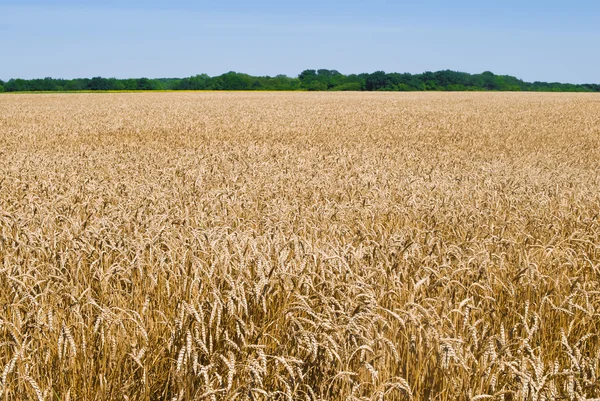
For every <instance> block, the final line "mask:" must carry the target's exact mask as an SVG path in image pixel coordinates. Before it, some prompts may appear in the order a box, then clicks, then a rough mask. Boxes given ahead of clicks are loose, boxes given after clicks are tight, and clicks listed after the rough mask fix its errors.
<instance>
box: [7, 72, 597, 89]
mask: <svg viewBox="0 0 600 401" xmlns="http://www.w3.org/2000/svg"><path fill="white" fill-rule="evenodd" d="M115 90H116V91H123V90H246V91H249V90H264V91H294V90H308V91H328V90H330V91H533V92H600V85H599V84H581V85H575V84H563V83H558V82H539V81H536V82H525V81H522V80H520V79H518V78H515V77H512V76H510V75H495V74H494V73H492V72H490V71H485V72H483V73H481V74H468V73H466V72H458V71H450V70H444V71H437V72H431V71H427V72H424V73H422V74H409V73H403V74H400V73H397V72H392V73H386V72H384V71H375V72H373V73H371V74H366V73H363V74H350V75H344V74H342V73H340V72H339V71H336V70H326V69H320V70H304V71H302V72H301V73H300V75H298V77H297V78H291V77H288V76H286V75H277V76H275V77H270V76H264V77H255V76H252V75H248V74H243V73H239V72H235V71H230V72H228V73H225V74H222V75H219V76H216V77H210V76H208V75H207V74H199V75H195V76H192V77H188V78H158V79H149V78H131V79H116V78H102V77H94V78H91V79H89V78H77V79H70V80H68V79H54V78H44V79H30V80H25V79H11V80H9V81H8V82H6V83H3V82H2V81H0V92H4V91H6V92H44V91H45V92H50V91H52V92H64V91H115Z"/></svg>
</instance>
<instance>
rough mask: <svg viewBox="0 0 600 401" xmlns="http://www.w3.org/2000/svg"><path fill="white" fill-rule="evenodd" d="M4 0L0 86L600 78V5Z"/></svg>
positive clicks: (0, 27) (589, 80)
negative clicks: (316, 74) (232, 76)
mask: <svg viewBox="0 0 600 401" xmlns="http://www.w3.org/2000/svg"><path fill="white" fill-rule="evenodd" d="M128 4H129V5H128V6H122V5H120V4H119V2H117V1H105V2H103V3H102V4H100V3H98V2H91V3H88V5H85V6H81V5H78V3H77V2H75V1H69V0H62V1H50V2H48V1H46V2H41V1H21V2H19V3H17V2H14V1H0V12H1V13H2V15H3V16H4V17H5V18H4V21H3V23H2V25H0V34H1V38H0V46H1V47H2V49H3V53H4V54H5V57H4V61H3V63H0V79H2V80H4V81H7V80H9V79H11V78H23V79H32V78H44V77H53V78H65V79H72V78H91V77H94V76H102V77H107V78H110V77H115V78H140V77H148V78H172V77H178V78H182V77H187V76H192V75H196V74H200V73H206V74H208V75H210V76H215V75H220V74H223V73H226V72H228V71H236V72H242V73H247V74H251V75H257V76H266V75H269V76H274V75H277V74H285V75H288V76H291V77H295V76H297V75H298V74H299V73H300V72H301V71H302V70H304V69H308V68H311V69H319V68H326V69H336V70H338V71H340V72H342V73H344V74H352V73H363V72H367V73H370V72H374V71H377V70H384V71H386V72H400V73H402V72H409V73H413V74H418V73H422V72H424V71H437V70H446V69H449V70H454V71H462V72H468V73H481V72H483V71H492V72H493V73H495V74H498V75H511V76H515V77H517V78H520V79H523V80H524V81H528V82H532V81H546V82H566V83H574V84H580V83H598V82H600V74H599V73H598V66H599V65H600V55H598V54H597V52H594V49H595V47H596V43H597V42H598V40H599V39H600V28H599V27H598V25H599V24H597V20H599V19H600V18H599V17H600V4H598V3H592V2H591V1H584V2H579V3H578V4H577V6H576V7H574V6H573V5H572V4H570V5H567V3H565V2H560V1H546V2H542V1H538V0H536V1H531V2H529V3H528V4H526V5H523V4H520V3H519V2H517V1H505V2H503V3H502V5H497V4H496V5H481V4H479V3H478V2H475V1H461V2H456V3H454V4H453V6H452V7H449V6H447V5H445V4H444V2H442V1H439V0H437V1H431V2H428V4H427V5H426V6H425V5H414V4H408V3H403V2H394V3H390V2H387V1H384V0H375V1H373V2H371V3H369V4H361V2H359V1H348V2H346V3H344V5H343V7H340V6H339V4H336V2H331V1H319V2H318V1H313V0H309V1H306V2H304V3H303V4H298V5H296V4H294V5H289V4H280V3H278V2H274V1H257V2H254V3H253V4H249V3H244V2H241V1H232V2H229V3H228V4H227V5H223V4H221V3H218V2H200V3H198V4H195V3H193V2H191V1H178V2H172V3H170V4H168V5H163V4H161V2H158V1H146V2H141V1H139V0H138V1H131V2H129V3H128Z"/></svg>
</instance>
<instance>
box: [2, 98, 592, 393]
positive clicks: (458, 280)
mask: <svg viewBox="0 0 600 401" xmlns="http://www.w3.org/2000/svg"><path fill="white" fill-rule="evenodd" d="M599 172H600V96H599V95H594V94H533V93H409V94H403V93H393V94H391V93H265V92H250V93H248V92H246V93H221V92H218V93H123V94H62V95H61V94H49V95H12V96H7V95H4V96H0V400H2V401H4V400H25V399H28V400H38V401H41V400H61V401H63V400H181V401H183V400H186V401H187V400H203V399H206V400H234V399H235V400H334V401H336V400H353V401H354V400H411V399H412V400H440V401H443V400H483V399H489V400H506V401H509V400H532V401H533V400H544V399H545V400H560V399H565V400H586V399H594V398H596V399H597V398H600V383H599V377H600V339H599V338H598V333H600V173H599Z"/></svg>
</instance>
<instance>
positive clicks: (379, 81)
mask: <svg viewBox="0 0 600 401" xmlns="http://www.w3.org/2000/svg"><path fill="white" fill-rule="evenodd" d="M392 85H393V83H392V79H391V77H390V76H389V75H388V74H386V73H385V72H384V71H375V72H374V73H372V74H371V75H369V77H368V78H367V80H366V82H365V87H366V89H367V90H368V91H377V90H382V89H386V88H389V87H390V86H392Z"/></svg>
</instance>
